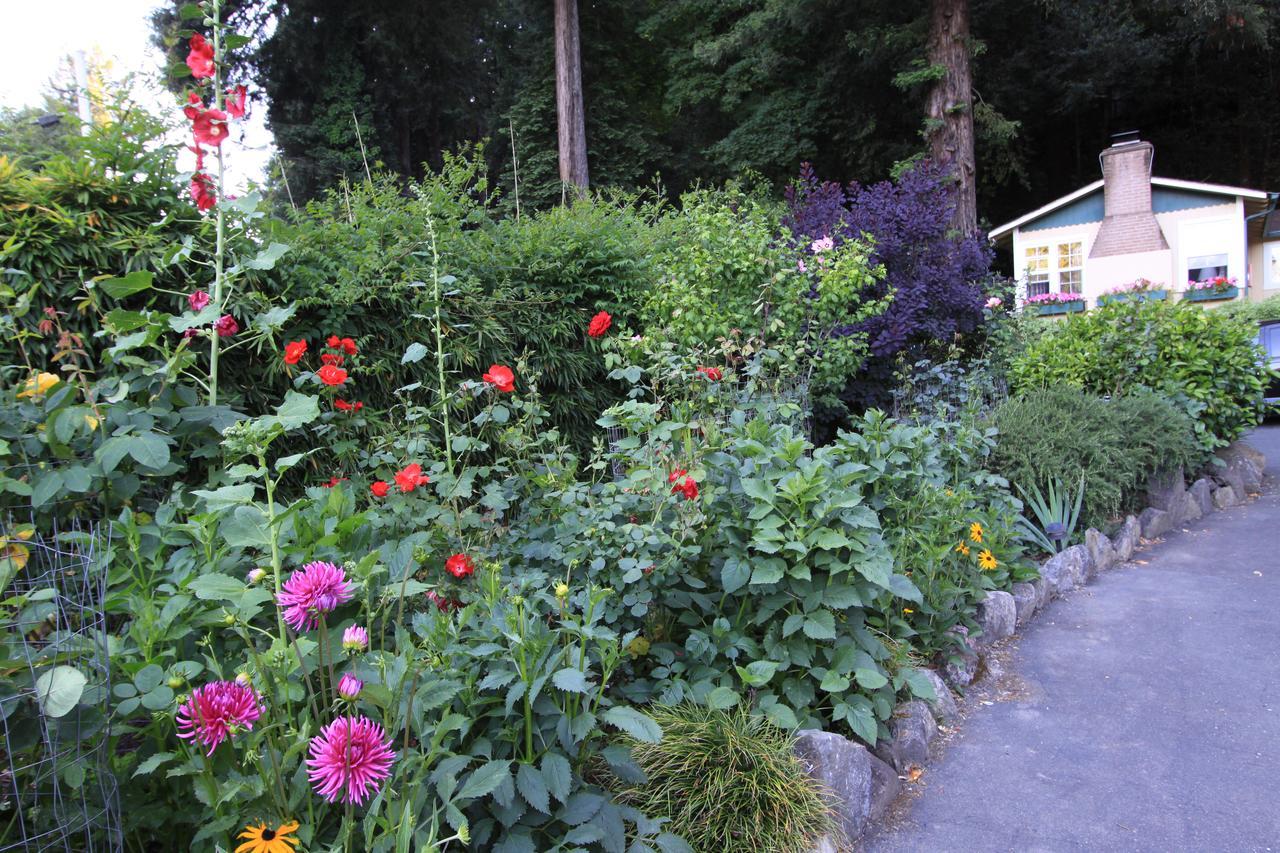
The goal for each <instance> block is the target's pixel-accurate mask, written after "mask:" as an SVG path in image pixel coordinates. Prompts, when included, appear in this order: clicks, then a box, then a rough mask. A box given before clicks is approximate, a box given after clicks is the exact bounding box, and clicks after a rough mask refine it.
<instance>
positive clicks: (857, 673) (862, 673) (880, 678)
mask: <svg viewBox="0 0 1280 853" xmlns="http://www.w3.org/2000/svg"><path fill="white" fill-rule="evenodd" d="M853 677H854V679H856V680H857V682H858V684H859V685H860V686H862V687H865V688H866V689H867V690H879V689H880V688H881V687H884V686H885V685H886V684H888V683H889V679H888V678H885V676H884V673H882V672H879V671H878V670H874V669H866V668H862V669H855V670H854V671H853Z"/></svg>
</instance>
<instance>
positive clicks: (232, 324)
mask: <svg viewBox="0 0 1280 853" xmlns="http://www.w3.org/2000/svg"><path fill="white" fill-rule="evenodd" d="M213 328H214V329H215V330H216V331H217V332H218V337H220V338H229V337H231V336H232V335H234V334H235V333H236V332H238V331H240V324H239V323H237V322H236V318H235V317H232V316H231V315H230V314H223V315H222V316H221V317H219V318H218V322H216V323H214V324H213Z"/></svg>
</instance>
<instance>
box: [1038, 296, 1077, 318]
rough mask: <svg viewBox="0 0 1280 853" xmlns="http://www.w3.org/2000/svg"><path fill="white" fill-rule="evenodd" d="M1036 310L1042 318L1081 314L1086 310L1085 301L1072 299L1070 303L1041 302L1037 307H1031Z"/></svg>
mask: <svg viewBox="0 0 1280 853" xmlns="http://www.w3.org/2000/svg"><path fill="white" fill-rule="evenodd" d="M1028 307H1029V308H1034V309H1035V312H1036V314H1038V315H1040V316H1041V317H1047V316H1049V315H1051V314H1079V313H1080V312H1081V311H1083V310H1084V300H1083V299H1072V300H1071V301H1070V302H1041V303H1039V304H1037V305H1029V306H1028Z"/></svg>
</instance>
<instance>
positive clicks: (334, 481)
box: [324, 477, 347, 489]
mask: <svg viewBox="0 0 1280 853" xmlns="http://www.w3.org/2000/svg"><path fill="white" fill-rule="evenodd" d="M346 481H347V478H346V477H330V478H329V482H327V483H325V484H324V487H325V488H326V489H332V488H333V487H334V486H336V485H338V484H339V483H345V482H346Z"/></svg>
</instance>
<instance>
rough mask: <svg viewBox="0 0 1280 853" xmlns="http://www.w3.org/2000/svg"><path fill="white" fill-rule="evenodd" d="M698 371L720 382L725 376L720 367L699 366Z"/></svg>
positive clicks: (713, 380)
mask: <svg viewBox="0 0 1280 853" xmlns="http://www.w3.org/2000/svg"><path fill="white" fill-rule="evenodd" d="M698 372H699V373H701V374H702V375H703V376H705V377H707V378H708V379H710V380H711V381H712V382H719V381H720V380H721V379H723V378H724V374H723V373H721V372H720V368H718V367H699V368H698Z"/></svg>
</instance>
